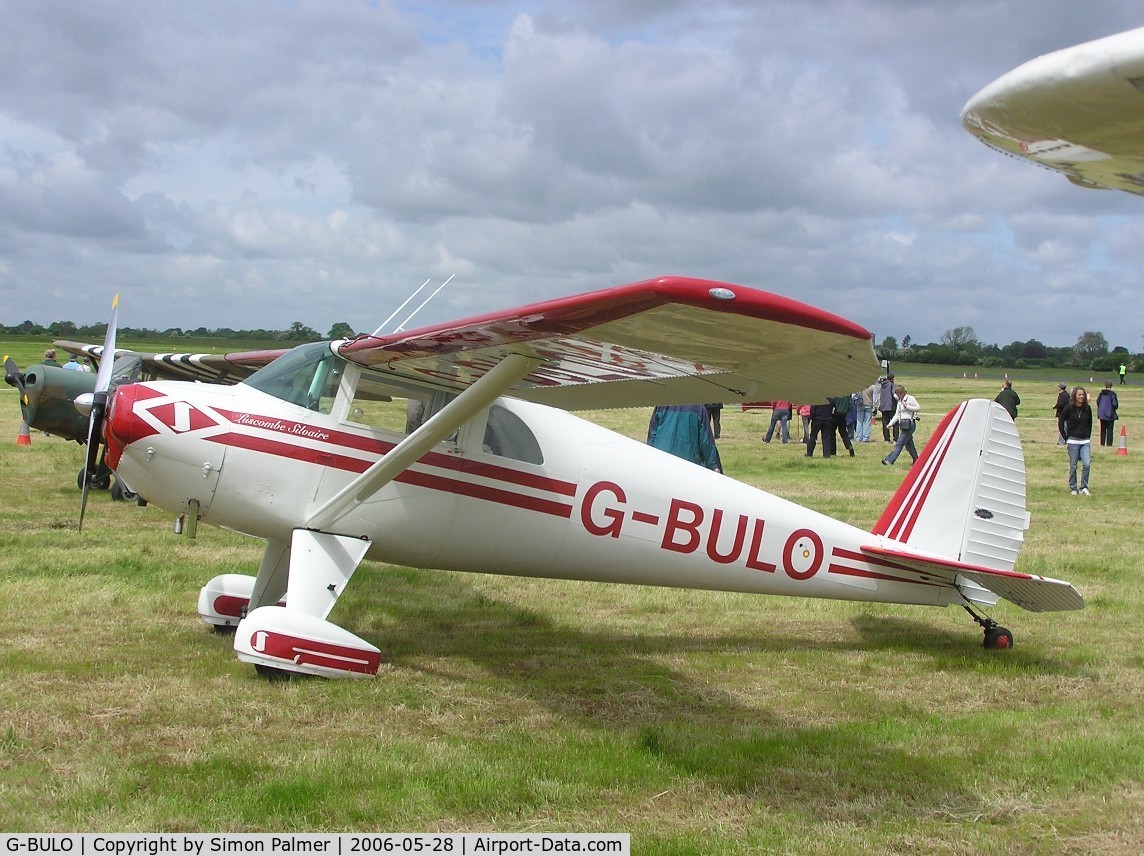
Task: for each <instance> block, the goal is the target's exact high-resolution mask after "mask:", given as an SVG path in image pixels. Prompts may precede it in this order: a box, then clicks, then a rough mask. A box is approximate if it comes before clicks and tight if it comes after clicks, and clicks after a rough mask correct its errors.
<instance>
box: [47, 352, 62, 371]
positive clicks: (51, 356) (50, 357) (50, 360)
mask: <svg viewBox="0 0 1144 856" xmlns="http://www.w3.org/2000/svg"><path fill="white" fill-rule="evenodd" d="M44 365H45V366H56V367H57V368H58V367H59V365H60V364H59V362H58V361H57V360H56V349H55V348H48V349H47V350H46V351H44Z"/></svg>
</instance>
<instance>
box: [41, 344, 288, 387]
mask: <svg viewBox="0 0 1144 856" xmlns="http://www.w3.org/2000/svg"><path fill="white" fill-rule="evenodd" d="M52 344H53V345H55V346H56V348H58V349H60V350H63V351H67V352H68V353H71V354H76V355H77V356H86V357H90V358H91V359H92V360H93V361H94V362H95V363H96V364H97V365H98V364H99V363H100V360H101V359H102V358H103V346H102V345H88V344H84V343H82V342H68V341H56V342H53V343H52ZM288 350H289V349H288V348H280V349H273V350H266V351H243V352H239V353H233V354H176V353H170V354H150V353H140V352H137V351H131V350H127V349H124V348H116V349H115V357H116V359H118V358H119V357H122V356H136V357H139V359H140V360H141V361H142V364H143V367H144V370H143V371H144V374H145V375H146V377H147V379H148V380H199V381H203V382H204V383H222V384H232V383H238V382H239V381H240V380H243V379H244V378H247V377H250V375H252V374H254V373H255V372H256V371H258V370H259V369H260V368H262V367H263V366H265V365H268V364H269V363H272V362H273V361H274V360H276V359H278V357H280V356H282V355H283V354H285V353H286V352H287V351H288Z"/></svg>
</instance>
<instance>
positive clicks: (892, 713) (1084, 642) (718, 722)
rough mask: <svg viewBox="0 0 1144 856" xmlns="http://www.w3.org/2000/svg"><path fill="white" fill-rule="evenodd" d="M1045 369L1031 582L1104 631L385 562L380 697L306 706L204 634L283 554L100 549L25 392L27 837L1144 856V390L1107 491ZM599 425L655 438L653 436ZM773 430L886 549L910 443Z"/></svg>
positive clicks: (19, 679)
mask: <svg viewBox="0 0 1144 856" xmlns="http://www.w3.org/2000/svg"><path fill="white" fill-rule="evenodd" d="M40 352H41V353H42V348H41V350H40ZM29 358H31V359H35V358H38V354H34V355H28V354H24V355H22V356H20V357H19V360H20V363H21V365H24V364H26V363H27V362H28V361H29ZM910 368H911V367H908V366H900V367H896V370H897V374H898V379H899V380H900V381H903V382H905V383H906V384H907V385H908V386H909V387H910V391H911V392H912V393H914V394H916V395H917V397H918V398H919V400H920V401H921V403H922V406H923V408H924V410H925V413H926V419H925V421H924V422H923V423H922V427H921V430H920V433H921V435H922V437H923V438H924V437H925V436H927V435H928V432H929V431H930V430H932V428H933V427H934V425H936V423H937V421H938V419H939V418H940V415H941V414H942V413H944V412H945V411H946V410H947V409H948V408H949V407H951V406H952V405H953V404H954V403H955V402H956V401H958V400H960V399H962V398H965V397H971V396H984V397H988V398H992V397H993V395H994V394H995V393H996V391H997V383H996V382H995V381H994V380H988V381H986V380H978V381H976V382H975V381H973V380H972V379H966V380H962V379H961V377H960V374H961V370H960V369H957V370H953V369H950V370H947V371H946V372H945V373H944V376H942V373H941V372H935V371H932V369H933V367H926V370H927V372H929V375H928V376H925V377H922V376H917V375H913V374H911V371H910ZM1015 377H1016V378H1017V380H1016V387H1017V390H1018V392H1019V393H1020V395H1021V397H1022V398H1023V399H1024V403H1023V405H1022V408H1021V415H1020V417H1019V419H1018V427H1019V430H1020V433H1021V437H1022V441H1023V444H1024V449H1025V455H1026V461H1027V466H1028V470H1029V475H1028V483H1029V508H1030V510H1031V512H1032V517H1033V524H1032V528H1031V530H1030V532H1029V533H1028V539H1027V543H1026V546H1025V548H1024V550H1023V552H1022V554H1021V559H1020V562H1019V564H1018V569H1020V570H1024V571H1028V572H1032V573H1039V574H1046V575H1049V576H1055V577H1060V578H1064V579H1068V580H1070V581H1071V582H1073V583H1074V584H1075V585H1076V586H1077V587H1078V588H1079V589H1080V590H1081V591H1082V592H1083V593H1084V595H1085V596H1086V599H1087V601H1088V609H1087V610H1085V611H1083V612H1075V613H1058V614H1048V615H1036V614H1032V613H1027V612H1024V611H1022V610H1020V609H1019V608H1017V607H1015V606H1011V605H1008V604H1004V603H1003V604H1001V605H999V606H998V607H997V608H996V609H994V610H993V611H992V613H993V615H994V617H995V618H997V619H998V620H999V621H1000V622H1001V623H1003V624H1005V625H1006V626H1007V627H1009V628H1010V629H1011V630H1013V632H1014V634H1015V637H1016V648H1015V649H1013V650H1011V651H1007V652H995V651H994V652H990V651H985V650H983V649H982V648H981V631H980V629H979V628H977V626H976V625H975V624H973V623H972V622H971V621H970V619H969V617H968V616H967V615H966V614H965V613H964V612H963V611H962V610H960V609H946V610H941V609H927V608H921V607H893V606H880V605H862V604H852V603H835V602H829V601H810V600H798V599H782V598H764V597H756V596H747V595H732V594H722V593H710V592H691V591H674V590H661V589H651V588H636V587H622V586H608V585H601V584H588V583H567V582H553V581H545V580H520V579H514V578H507V577H506V578H500V577H494V576H483V575H470V574H453V573H442V572H434V571H425V570H413V569H407V568H397V567H390V566H384V565H377V564H367V565H365V566H363V568H362V569H361V570H360V571H359V572H358V574H357V576H356V577H355V578H354V582H353V584H352V585H351V586H350V588H349V590H348V592H347V594H346V595H345V596H344V597H342V599H341V600H340V601H339V603H338V605H337V607H336V609H335V611H334V613H333V615H332V616H331V618H332V619H333V620H335V621H337V622H338V623H339V624H341V625H343V626H345V627H347V628H349V629H351V630H352V631H354V632H355V633H358V634H360V635H362V636H363V637H365V638H366V639H368V640H369V641H371V642H373V643H374V644H376V645H377V646H378V647H380V648H381V649H382V652H383V665H382V669H381V672H380V673H379V675H378V677H377V678H376V679H374V680H372V681H362V682H350V681H345V682H340V681H321V680H308V681H298V682H292V683H288V684H280V683H275V684H270V683H266V682H264V681H263V680H261V679H259V678H258V677H257V676H256V675H255V673H254V671H253V669H251V668H250V667H249V666H244V665H242V664H240V663H238V662H237V660H236V659H235V658H234V656H233V652H232V651H231V649H230V639H229V638H227V637H224V636H219V635H216V634H214V633H212V632H211V631H210V630H209V629H208V628H207V627H206V626H205V625H203V624H202V623H201V622H200V621H199V619H198V618H197V616H196V615H195V598H196V595H197V592H198V588H199V586H201V585H202V584H203V583H204V582H205V581H206V580H208V579H209V578H211V577H212V576H214V575H215V574H219V573H225V572H239V573H253V572H254V570H255V569H256V568H257V564H258V560H259V556H260V554H261V546H260V544H259V543H258V542H255V541H252V540H250V539H245V538H242V537H239V536H236V535H233V534H231V533H227V532H224V531H221V530H218V529H214V528H209V527H204V528H200V530H199V537H198V539H197V540H195V541H189V540H187V539H185V538H181V537H178V536H175V535H174V534H173V533H172V531H171V522H172V521H171V519H170V518H169V516H168V515H167V514H165V513H164V512H161V511H159V510H157V509H153V508H139V507H136V506H134V505H130V504H125V503H112V502H111V501H110V499H109V497H108V496H107V494H99V495H96V496H95V497H94V499H93V501H92V502H91V504H90V505H89V508H88V513H87V520H86V521H85V525H84V531H83V532H82V533H80V532H77V531H76V529H75V520H76V517H77V514H78V502H79V500H78V492H77V491H76V489H75V475H76V472H77V470H78V468H79V466H80V449H79V447H78V446H76V445H74V444H67V443H64V442H62V441H59V440H57V439H54V438H46V437H43V436H41V435H37V436H34V437H33V439H32V445H31V447H30V448H26V447H17V446H16V444H15V439H16V435H17V431H18V424H19V412H18V407H17V401H16V396H15V393H14V392H9V391H4V392H0V502H2V503H3V509H4V511H3V514H2V515H0V640H2V644H0V829H3V830H4V831H9V832H16V831H95V830H99V831H144V830H151V831H263V830H264V831H287V830H300V831H326V830H336V831H349V830H389V831H401V830H404V831H410V830H412V831H430V830H442V831H485V830H490V831H628V832H631V833H632V849H633V852H635V853H640V854H691V853H694V854H739V853H743V854H746V853H791V854H803V853H807V854H835V853H926V854H929V853H938V854H946V853H947V854H971V853H972V854H1061V853H1066V854H1069V853H1076V854H1080V853H1086V854H1087V853H1113V854H1138V853H1140V852H1144V725H1142V721H1144V717H1142V714H1144V645H1142V642H1141V639H1142V638H1144V597H1142V596H1141V576H1142V574H1141V561H1140V556H1141V554H1142V547H1144V527H1142V526H1141V522H1142V521H1141V517H1142V516H1144V515H1142V511H1141V502H1140V484H1141V475H1142V474H1144V463H1142V461H1144V457H1142V456H1144V446H1140V448H1139V450H1137V449H1136V448H1135V445H1134V444H1136V440H1137V437H1139V438H1140V440H1141V442H1144V387H1136V386H1127V387H1120V388H1118V390H1117V391H1118V392H1119V394H1120V401H1121V411H1120V412H1121V415H1122V417H1123V421H1122V422H1121V423H1119V425H1126V426H1127V432H1128V433H1127V436H1128V441H1127V442H1128V445H1129V448H1130V451H1129V454H1128V455H1127V456H1120V455H1117V454H1116V450H1115V449H1101V448H1096V449H1094V459H1095V460H1094V464H1093V475H1092V487H1093V492H1094V493H1093V496H1091V497H1087V498H1082V497H1070V496H1068V492H1067V490H1066V489H1065V454H1064V452H1063V451H1062V450H1061V449H1059V448H1058V447H1057V446H1056V444H1055V437H1054V427H1053V423H1052V413H1051V408H1052V404H1053V401H1054V399H1055V395H1056V380H1057V379H1058V378H1057V376H1056V375H1053V374H1036V373H1022V374H1021V375H1015ZM1084 379H1085V380H1087V378H1084ZM1090 387H1091V388H1092V391H1093V392H1095V391H1096V389H1097V388H1099V385H1098V384H1092V385H1090ZM4 390H7V388H6V387H5V388H4ZM591 416H592V417H593V418H595V419H596V420H597V421H600V422H602V423H604V424H607V425H609V426H610V427H614V428H616V429H618V430H620V431H623V432H625V433H628V434H631V435H633V436H637V437H638V436H642V434H643V432H644V430H645V427H646V419H647V412H646V411H616V412H609V413H599V414H591ZM768 417H769V411H758V412H749V413H742V412H739V411H738V410H737V409H734V408H727V409H725V411H724V417H723V438H722V440H721V441H720V448H721V451H722V456H723V461H724V465H725V467H726V469H727V471H728V472H729V473H730V474H732V475H734V476H735V477H737V478H740V479H742V480H744V481H747V482H749V483H752V484H756V485H759V486H763V487H765V488H767V489H768V490H771V491H772V492H775V493H778V494H780V495H783V496H786V497H788V498H790V499H793V500H795V501H797V502H801V503H803V504H805V505H808V506H810V507H813V508H816V509H818V510H821V511H824V512H826V513H829V514H833V515H836V516H839V517H841V518H843V519H845V520H847V521H849V522H851V523H854V524H856V525H860V526H862V527H864V528H869V527H870V526H872V525H873V523H874V521H875V520H876V519H877V517H878V515H879V514H880V512H881V510H882V508H883V507H884V505H885V504H886V502H887V501H888V500H889V498H890V495H891V494H892V493H893V491H894V489H895V488H896V487H897V485H898V483H899V482H900V480H901V478H902V477H903V476H904V474H905V469H904V468H903V467H902V466H901V465H899V467H897V468H889V467H883V466H880V465H879V463H878V461H879V459H880V458H881V457H882V455H884V454H885V452H886V450H887V449H888V447H886V446H884V445H883V444H881V443H872V444H870V445H865V446H859V449H858V456H857V457H856V458H849V457H839V458H834V459H830V460H822V459H821V458H815V459H813V460H807V459H806V458H804V457H803V456H802V448H801V446H799V445H798V444H794V443H792V444H791V445H788V446H782V445H779V444H777V443H772V444H771V445H769V446H764V445H762V444H761V443H760V442H759V438H760V435H761V433H762V432H763V431H764V430H765V428H766V422H767V420H768ZM1118 431H1119V428H1118Z"/></svg>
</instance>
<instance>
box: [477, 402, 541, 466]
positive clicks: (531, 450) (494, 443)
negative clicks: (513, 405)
mask: <svg viewBox="0 0 1144 856" xmlns="http://www.w3.org/2000/svg"><path fill="white" fill-rule="evenodd" d="M484 450H485V451H486V452H488V453H489V454H490V455H499V456H500V457H502V458H512V459H514V460H517V461H524V462H525V463H526V464H537V465H539V464H543V463H544V454H543V452H541V450H540V444H539V443H537V442H536V437H535V436H534V435H533V433H532V431H531V430H529V428H528V426H527V425H525V424H524V421H523V420H522V419H521V418H520V417H519V416H517V415H516V414H515V413H512V412H511V411H509V410H507V409H506V408H504V407H501V406H500V405H499V404H494V405H493V406H492V407H491V408H489V419H488V422H487V423H485V440H484Z"/></svg>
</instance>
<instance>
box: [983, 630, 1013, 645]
mask: <svg viewBox="0 0 1144 856" xmlns="http://www.w3.org/2000/svg"><path fill="white" fill-rule="evenodd" d="M985 647H986V648H989V649H994V648H995V649H997V650H1000V651H1004V650H1007V649H1009V648H1012V647H1013V634H1012V633H1010V632H1009V631H1008V630H1006V629H1005V628H1004V627H1002V626H1001V625H999V624H998V625H994V626H993V627H989V628H987V629H986V631H985Z"/></svg>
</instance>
